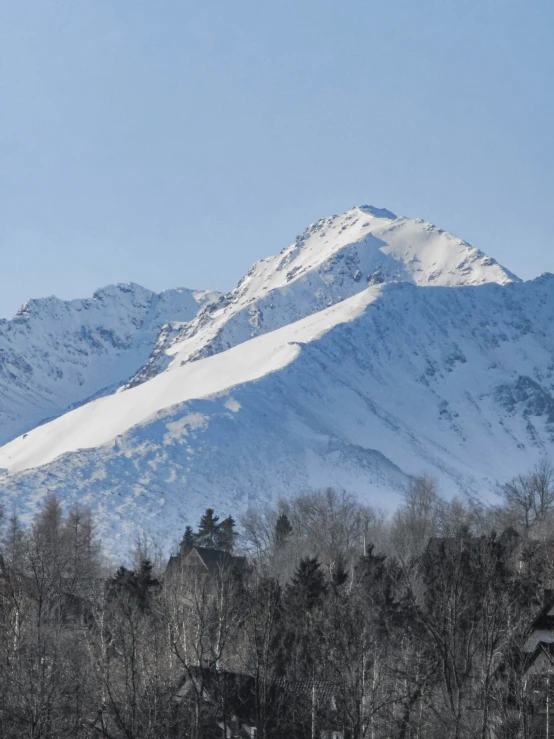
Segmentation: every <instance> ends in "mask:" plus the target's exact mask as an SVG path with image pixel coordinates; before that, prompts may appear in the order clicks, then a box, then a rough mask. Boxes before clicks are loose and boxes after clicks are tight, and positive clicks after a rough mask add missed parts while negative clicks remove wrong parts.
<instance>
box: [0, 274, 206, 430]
mask: <svg viewBox="0 0 554 739" xmlns="http://www.w3.org/2000/svg"><path fill="white" fill-rule="evenodd" d="M215 297H217V296H216V295H215V294H211V293H203V292H194V291H191V290H187V289H176V290H167V291H165V292H163V293H161V294H156V293H153V292H151V291H150V290H146V289H145V288H143V287H140V286H139V285H135V284H128V285H121V284H120V285H111V286H109V287H106V288H103V289H101V290H98V291H97V292H96V293H95V294H94V295H93V297H92V298H90V299H85V300H69V301H62V300H59V299H57V298H54V297H51V298H44V299H40V300H29V301H28V302H27V303H26V304H25V305H24V306H23V307H22V308H21V310H20V311H19V312H18V313H17V314H16V316H15V317H14V318H13V319H11V320H0V443H4V442H6V441H8V440H9V439H11V438H14V437H15V436H18V435H19V434H21V433H23V432H25V431H27V430H29V429H31V428H33V427H34V426H36V425H37V424H38V423H40V422H41V421H43V420H44V419H47V418H51V417H54V416H58V415H59V414H60V413H63V412H64V411H65V410H67V409H68V408H69V407H70V406H71V405H73V404H77V403H82V402H83V401H85V400H87V399H88V398H90V397H92V396H94V395H98V394H102V393H105V392H111V391H112V390H113V389H114V388H115V387H117V386H118V385H120V384H121V383H122V382H124V381H125V380H127V379H128V378H129V377H130V376H131V375H132V374H133V373H135V372H136V371H137V369H138V368H139V367H140V366H141V365H142V364H143V363H144V362H145V361H146V360H147V358H148V356H149V355H150V353H151V352H152V348H153V346H154V344H155V341H156V338H157V337H158V335H159V332H160V329H161V327H162V326H163V325H164V324H166V323H167V322H168V321H176V322H181V323H178V324H176V325H178V326H181V325H182V322H184V321H189V320H191V319H192V318H194V316H195V315H196V314H197V312H198V310H199V308H201V307H202V306H203V305H205V304H206V302H209V300H210V299H214V298H215Z"/></svg>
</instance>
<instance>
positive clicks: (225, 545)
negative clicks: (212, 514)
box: [216, 516, 237, 552]
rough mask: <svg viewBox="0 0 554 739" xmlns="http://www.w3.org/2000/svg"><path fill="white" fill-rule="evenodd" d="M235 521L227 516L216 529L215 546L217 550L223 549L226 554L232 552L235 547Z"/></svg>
mask: <svg viewBox="0 0 554 739" xmlns="http://www.w3.org/2000/svg"><path fill="white" fill-rule="evenodd" d="M236 535H237V533H236V531H235V519H234V518H233V517H232V516H227V518H224V519H223V521H222V522H221V523H220V524H219V526H218V529H217V538H216V544H217V548H218V549H224V550H225V551H226V552H232V551H233V549H234V547H235V538H236Z"/></svg>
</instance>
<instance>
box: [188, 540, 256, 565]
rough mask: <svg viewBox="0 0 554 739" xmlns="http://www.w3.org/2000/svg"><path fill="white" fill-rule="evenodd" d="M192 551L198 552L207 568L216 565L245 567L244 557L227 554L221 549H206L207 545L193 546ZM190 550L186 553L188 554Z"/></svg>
mask: <svg viewBox="0 0 554 739" xmlns="http://www.w3.org/2000/svg"><path fill="white" fill-rule="evenodd" d="M192 551H196V552H198V555H199V556H200V559H201V560H202V562H204V564H205V565H206V567H207V568H208V569H209V570H213V569H215V568H216V567H239V568H240V569H243V568H244V567H246V557H236V556H235V555H234V554H229V552H225V551H224V550H223V549H208V548H207V547H197V546H194V547H193V548H192V549H191V552H192ZM191 552H189V553H188V555H186V556H187V557H188V556H190V554H191Z"/></svg>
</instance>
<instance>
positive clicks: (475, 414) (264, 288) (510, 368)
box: [0, 206, 554, 549]
mask: <svg viewBox="0 0 554 739" xmlns="http://www.w3.org/2000/svg"><path fill="white" fill-rule="evenodd" d="M176 320H177V319H176ZM181 320H182V319H181ZM553 322H554V276H551V275H545V276H543V277H541V278H537V279H536V280H534V281H532V282H527V283H522V282H520V281H519V280H518V279H517V278H516V277H515V276H514V275H512V274H511V273H510V272H508V271H507V270H505V269H504V268H502V267H501V266H500V265H498V264H497V263H496V262H495V261H494V260H492V259H490V258H489V257H486V256H485V255H483V254H482V253H481V252H479V251H477V250H476V249H473V248H472V247H471V246H469V245H468V244H467V243H465V242H463V241H460V240H459V239H456V238H455V237H453V236H451V235H449V234H446V233H444V232H442V231H440V230H439V229H437V228H436V227H434V226H431V225H430V224H427V223H424V222H422V221H414V220H409V219H406V218H396V217H394V215H393V214H392V213H390V212H389V211H383V210H378V209H375V208H370V207H367V206H364V207H361V208H355V209H352V210H350V211H348V212H347V213H345V214H344V215H342V216H340V217H333V218H332V219H325V220H323V221H320V222H318V223H317V224H314V225H313V226H311V227H310V228H309V229H308V230H307V231H306V232H305V233H304V234H303V235H302V236H301V237H299V238H298V239H297V241H296V243H295V244H294V245H293V246H291V247H288V248H287V249H285V250H284V251H283V252H282V253H281V255H279V256H278V257H272V258H270V259H266V260H263V261H262V262H258V263H257V264H256V265H254V267H253V268H252V270H251V271H250V272H249V273H248V275H247V276H246V277H245V278H244V279H243V280H242V281H241V283H239V286H238V287H237V288H236V289H235V290H234V291H232V292H231V293H229V294H228V295H227V296H224V297H222V298H219V300H218V301H216V302H214V303H211V304H208V305H206V306H205V307H204V308H203V309H201V310H200V312H199V313H198V315H197V316H196V317H193V318H191V320H189V321H188V322H186V323H183V322H180V323H172V324H171V325H170V326H169V327H166V328H164V329H162V331H161V332H160V333H159V335H158V337H157V341H156V345H155V350H154V351H153V352H152V354H151V356H150V359H149V361H148V362H147V363H146V364H145V365H144V367H143V368H142V370H140V371H139V372H137V373H136V374H135V377H134V380H133V381H132V382H131V383H129V384H128V385H127V387H126V389H119V391H118V392H115V393H112V394H105V395H104V397H100V398H98V399H96V400H94V401H92V402H89V403H86V404H84V405H81V406H80V407H78V408H75V409H74V410H72V411H70V412H66V413H64V414H63V415H60V416H59V417H58V418H56V419H55V420H53V421H51V422H49V423H46V424H44V425H42V426H40V427H37V428H34V429H33V430H31V431H29V432H28V433H27V434H25V436H21V437H19V438H17V439H14V440H13V441H11V442H10V443H8V444H5V445H4V446H3V447H1V448H0V468H3V469H4V470H5V471H4V473H3V474H2V475H0V495H1V496H2V497H3V498H4V500H5V501H8V502H10V501H17V505H18V507H19V509H20V511H21V512H22V513H24V514H25V513H27V514H29V515H30V514H32V512H33V510H34V509H35V506H36V505H37V504H39V503H40V501H41V500H42V499H43V498H44V496H45V495H47V494H48V493H50V492H53V491H55V492H56V493H57V494H58V495H59V496H60V497H61V498H62V500H65V501H67V502H73V501H81V502H88V503H90V504H91V505H92V507H93V508H94V509H95V510H96V514H97V519H98V522H99V525H100V527H101V528H103V529H105V530H107V531H109V532H110V535H111V539H110V540H111V541H112V542H113V547H114V549H117V548H120V549H124V548H125V547H126V546H127V543H128V540H129V538H128V537H129V534H130V533H132V532H136V531H137V530H140V529H146V530H148V531H150V532H151V533H154V534H158V535H159V536H160V537H163V541H164V542H165V543H166V544H167V543H168V542H171V541H172V540H173V539H174V538H175V537H177V536H178V535H179V533H181V529H182V528H183V527H184V525H185V523H190V522H194V521H195V520H196V518H197V517H198V514H199V512H200V511H201V510H203V509H204V508H205V507H206V506H207V505H211V506H212V507H215V508H216V509H218V510H219V511H220V512H221V513H222V514H227V513H233V514H237V513H238V512H239V511H240V510H241V509H244V508H246V507H247V506H248V505H249V504H250V503H254V502H256V503H260V502H263V501H264V500H269V499H272V498H274V497H275V496H277V495H283V494H292V493H294V492H297V491H299V490H302V489H308V488H313V487H320V486H324V485H335V486H340V487H344V488H347V489H349V490H352V491H356V492H358V493H360V494H361V495H363V496H364V497H365V498H366V499H367V500H369V501H370V502H372V503H374V504H375V505H379V506H385V507H391V505H394V502H395V501H398V500H399V499H400V498H399V496H400V495H401V491H402V488H403V486H404V484H405V483H406V481H407V480H408V479H409V476H410V475H413V474H418V473H420V472H423V471H428V472H431V473H432V474H435V475H436V476H437V477H438V478H439V481H440V483H441V486H442V489H443V490H444V492H445V493H446V494H453V493H455V492H465V493H468V494H470V495H476V496H484V497H485V498H486V497H488V496H491V495H493V494H494V490H495V487H496V485H497V483H498V482H499V481H502V480H505V479H506V478H507V477H509V476H511V475H512V474H515V473H517V472H520V471H522V470H525V469H527V467H528V466H529V465H530V464H532V463H533V462H534V461H535V460H536V459H537V458H538V457H539V456H540V455H541V454H542V453H544V452H545V451H548V450H549V449H551V445H552V443H553V441H554V332H553V331H552V328H551V327H552V325H554V323H553ZM193 360H194V361H193ZM135 366H138V363H137V364H136V365H135Z"/></svg>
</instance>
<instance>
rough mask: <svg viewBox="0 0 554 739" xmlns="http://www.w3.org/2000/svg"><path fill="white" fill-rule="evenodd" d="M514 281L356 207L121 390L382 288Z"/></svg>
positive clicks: (411, 228) (469, 252)
mask: <svg viewBox="0 0 554 739" xmlns="http://www.w3.org/2000/svg"><path fill="white" fill-rule="evenodd" d="M514 281H518V278H517V277H516V276H515V275H513V274H512V273H511V272H509V271H508V270H507V269H505V268H504V267H502V266H501V265H499V264H498V262H496V261H495V260H494V259H492V258H491V257H488V256H486V255H485V254H483V253H482V252H481V251H479V250H478V249H475V248H474V247H472V246H470V245H469V244H468V243H467V242H466V241H462V240H461V239H459V238H457V237H455V236H452V235H451V234H449V233H446V232H445V231H443V230H442V229H440V228H437V227H436V226H433V225H432V224H431V223H427V222H426V221H422V220H419V219H418V220H412V219H409V218H398V217H397V216H395V215H394V213H392V212H391V211H389V210H385V209H381V208H374V207H373V206H370V205H362V206H359V207H356V208H352V209H350V210H348V211H346V213H343V214H342V215H340V216H330V217H329V218H322V219H321V220H319V221H317V223H313V224H311V225H310V226H308V228H307V229H306V230H305V231H304V233H302V234H301V235H300V236H297V237H296V240H295V242H294V243H293V244H291V245H290V246H288V247H286V248H285V249H283V251H282V252H281V253H280V254H279V255H277V256H274V257H268V258H267V259H262V260H261V261H259V262H256V263H255V264H254V265H253V267H252V268H251V269H250V271H249V272H248V273H247V274H246V275H245V276H244V278H243V279H242V280H241V281H240V282H239V284H238V286H237V287H236V288H235V289H234V290H232V291H231V292H230V293H229V294H228V295H226V296H222V297H221V298H220V299H219V301H218V302H217V303H210V304H209V305H207V306H206V307H205V308H204V310H202V311H200V312H199V314H198V316H197V317H196V318H195V319H194V320H193V321H191V322H190V323H189V324H187V325H186V326H184V327H183V328H182V330H181V331H179V332H173V333H171V334H168V333H166V334H165V335H164V336H163V337H161V339H160V340H159V341H158V342H157V343H156V348H155V350H154V352H153V354H152V356H151V357H150V359H149V361H148V363H147V364H146V366H145V367H143V368H141V370H140V371H139V372H138V373H137V374H136V375H135V377H134V378H133V379H132V380H131V382H130V384H129V386H133V385H136V384H139V383H140V382H144V381H145V380H147V379H149V378H150V377H152V376H154V375H155V374H158V373H159V372H161V371H163V370H165V369H166V368H167V367H168V366H169V365H170V364H171V363H172V362H175V363H177V364H182V363H183V362H188V361H191V360H193V359H198V358H201V357H206V356H209V355H211V354H215V353H218V352H221V351H224V350H226V349H230V348H231V347H233V346H236V345H237V344H240V343H242V342H244V341H247V340H248V339H252V338H254V337H255V336H260V335H261V334H264V333H267V332H268V331H274V330H275V329H277V328H281V327H282V326H286V325H287V324H289V323H292V322H294V321H298V320H300V319H302V318H305V317H306V316H308V315H311V314H312V313H316V312H317V311H320V310H323V309H324V308H328V307H329V306H331V305H335V304H336V303H340V302H341V301H342V300H345V299H346V298H349V297H351V296H352V295H356V294H357V293H359V292H361V291H362V290H365V289H366V288H367V287H368V286H369V285H375V284H381V283H385V282H411V283H412V284H415V285H421V286H423V285H433V286H443V287H459V286H462V285H482V284H484V283H489V282H495V283H497V284H500V285H505V284H507V283H510V282H514Z"/></svg>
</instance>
